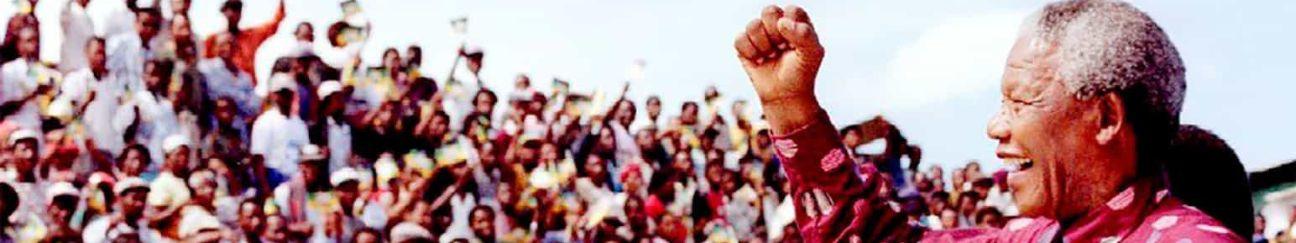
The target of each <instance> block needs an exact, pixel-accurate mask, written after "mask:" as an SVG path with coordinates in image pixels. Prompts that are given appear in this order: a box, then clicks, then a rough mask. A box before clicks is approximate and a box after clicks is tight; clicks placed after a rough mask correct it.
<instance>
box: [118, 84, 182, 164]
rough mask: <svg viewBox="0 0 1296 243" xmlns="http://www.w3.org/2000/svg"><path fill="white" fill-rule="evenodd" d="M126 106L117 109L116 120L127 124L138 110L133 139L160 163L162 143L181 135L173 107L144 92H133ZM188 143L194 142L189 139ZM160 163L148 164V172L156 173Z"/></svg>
mask: <svg viewBox="0 0 1296 243" xmlns="http://www.w3.org/2000/svg"><path fill="white" fill-rule="evenodd" d="M131 96H132V97H131V99H130V100H127V102H126V104H124V105H122V106H121V107H119V108H117V117H119V118H118V119H127V118H129V119H127V122H126V123H127V124H129V121H130V120H133V119H134V116H135V115H136V114H135V112H134V109H135V108H136V107H138V108H139V114H138V115H139V116H140V117H139V121H140V124H139V131H138V132H137V134H136V135H135V138H136V139H137V140H138V141H139V143H140V144H144V145H145V146H147V147H148V149H149V153H150V156H151V157H152V158H153V161H162V160H163V154H165V153H164V151H163V149H162V141H163V140H165V139H166V137H168V136H171V134H177V133H181V134H183V133H182V132H183V131H181V127H180V121H179V119H178V118H177V117H176V113H175V109H174V105H173V104H172V102H171V100H169V99H167V98H166V97H161V96H156V95H154V94H153V93H151V92H148V91H146V90H140V91H134V92H133V93H131ZM189 140H190V141H193V140H195V139H194V138H189ZM161 164H162V163H149V171H157V169H158V168H160V165H161Z"/></svg>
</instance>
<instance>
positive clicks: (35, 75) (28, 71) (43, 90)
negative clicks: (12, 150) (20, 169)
mask: <svg viewBox="0 0 1296 243" xmlns="http://www.w3.org/2000/svg"><path fill="white" fill-rule="evenodd" d="M11 24H12V22H11ZM10 29H11V30H13V32H9V33H14V34H13V35H14V36H16V37H15V38H13V39H14V40H15V44H14V45H12V46H14V48H15V49H16V53H17V55H16V57H17V58H15V59H12V61H8V62H6V63H4V65H0V87H2V89H0V90H4V94H0V101H3V103H0V118H4V123H5V124H11V125H12V126H15V127H18V128H21V129H30V130H37V129H40V124H41V118H40V111H39V110H38V107H37V100H38V97H44V96H48V95H49V94H48V93H49V91H51V90H53V87H54V86H53V85H54V84H53V83H52V81H51V80H50V79H51V76H50V75H51V74H52V73H53V72H54V71H52V70H50V69H49V68H48V67H46V66H45V65H44V64H42V63H41V62H40V60H39V59H38V58H39V57H38V54H39V53H40V32H39V31H37V28H36V26H35V25H20V27H18V28H17V29H14V28H10Z"/></svg>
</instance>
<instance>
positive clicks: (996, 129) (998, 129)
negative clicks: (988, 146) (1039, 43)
mask: <svg viewBox="0 0 1296 243" xmlns="http://www.w3.org/2000/svg"><path fill="white" fill-rule="evenodd" d="M1005 113H1006V111H1005V110H1003V109H1001V110H999V113H995V115H994V117H990V124H988V125H987V126H986V135H988V136H990V139H993V140H999V141H1000V142H1004V141H1007V140H1008V138H1009V136H1011V135H1012V134H1011V132H1010V129H1009V127H1008V117H1007V115H1006V114H1005Z"/></svg>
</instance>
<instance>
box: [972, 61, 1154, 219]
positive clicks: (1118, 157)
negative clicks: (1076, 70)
mask: <svg viewBox="0 0 1296 243" xmlns="http://www.w3.org/2000/svg"><path fill="white" fill-rule="evenodd" d="M1031 41H1032V40H1031V38H1030V37H1020V38H1019V39H1018V40H1017V42H1016V43H1015V44H1014V45H1013V48H1012V51H1011V52H1010V53H1009V57H1008V64H1007V66H1006V67H1005V68H1004V76H1003V87H1002V91H1003V104H1002V106H1001V109H1000V111H999V113H998V114H996V115H995V116H994V117H993V118H991V120H990V124H989V127H988V128H987V133H988V135H989V136H990V138H991V139H994V140H996V141H997V142H998V148H997V149H996V151H995V153H996V155H997V156H998V157H999V158H1001V159H1003V160H1004V163H1005V165H1006V166H1007V167H1008V169H1009V171H1010V174H1009V176H1008V184H1009V186H1010V187H1011V188H1012V191H1013V198H1015V199H1016V200H1017V206H1018V207H1019V208H1020V209H1021V212H1022V214H1023V215H1026V216H1043V217H1050V218H1054V219H1067V218H1070V217H1074V216H1078V215H1082V214H1083V213H1084V212H1086V211H1087V210H1089V209H1090V208H1092V207H1093V206H1094V205H1099V204H1101V203H1102V202H1104V201H1105V200H1106V199H1108V198H1109V197H1111V196H1112V195H1114V194H1115V193H1114V192H1115V191H1116V190H1117V189H1119V188H1118V187H1120V186H1121V185H1122V184H1123V183H1125V182H1127V181H1128V180H1129V179H1130V178H1132V177H1133V174H1134V171H1135V169H1134V168H1135V163H1134V161H1133V159H1131V158H1130V156H1129V155H1131V154H1132V150H1133V149H1132V148H1131V147H1120V146H1121V145H1119V144H1122V143H1118V142H1112V140H1113V138H1112V137H1113V136H1114V135H1112V133H1124V134H1122V135H1123V137H1122V138H1126V139H1132V138H1131V135H1129V134H1128V133H1129V130H1130V129H1115V130H1114V131H1113V128H1111V127H1112V124H1113V123H1114V124H1115V125H1114V126H1115V127H1118V128H1119V127H1121V124H1123V123H1121V122H1113V120H1115V121H1119V120H1122V119H1124V117H1123V113H1120V112H1113V110H1116V109H1118V108H1113V107H1111V106H1110V104H1113V102H1115V103H1117V104H1118V103H1119V102H1118V101H1119V100H1118V98H1111V97H1114V95H1109V96H1100V97H1099V98H1094V99H1078V98H1076V96H1074V95H1071V94H1070V93H1069V92H1068V91H1067V89H1066V87H1065V85H1064V84H1063V82H1062V80H1061V79H1060V78H1059V77H1058V76H1057V75H1056V72H1055V71H1053V70H1055V69H1054V68H1053V67H1055V66H1056V62H1057V61H1056V58H1053V57H1054V56H1053V54H1054V53H1055V51H1054V50H1056V48H1055V46H1049V45H1046V46H1043V47H1039V45H1032V44H1031ZM1113 100H1114V101H1113ZM1104 105H1107V106H1104ZM1117 113H1120V115H1117V116H1111V115H1112V114H1117ZM1126 128H1127V127H1126ZM1114 144H1117V145H1114ZM1122 150H1123V152H1124V153H1122ZM956 172H957V171H956Z"/></svg>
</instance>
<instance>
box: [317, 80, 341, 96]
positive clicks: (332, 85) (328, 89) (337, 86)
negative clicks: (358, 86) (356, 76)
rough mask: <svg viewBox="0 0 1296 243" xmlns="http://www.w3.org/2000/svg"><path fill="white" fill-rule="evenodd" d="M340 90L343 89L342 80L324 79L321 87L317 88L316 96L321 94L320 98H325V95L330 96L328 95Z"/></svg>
mask: <svg viewBox="0 0 1296 243" xmlns="http://www.w3.org/2000/svg"><path fill="white" fill-rule="evenodd" d="M338 91H342V83H341V82H338V81H337V80H329V81H324V82H323V83H320V84H319V88H316V89H315V96H319V98H320V100H323V99H324V98H325V97H328V95H330V94H333V93H337V92H338Z"/></svg>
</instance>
